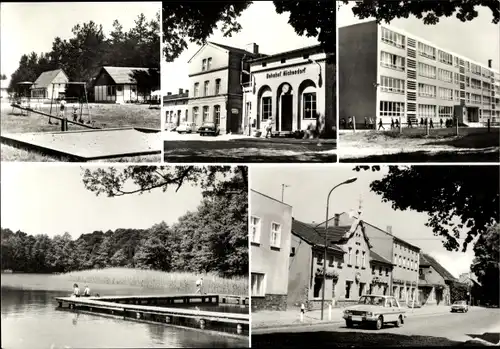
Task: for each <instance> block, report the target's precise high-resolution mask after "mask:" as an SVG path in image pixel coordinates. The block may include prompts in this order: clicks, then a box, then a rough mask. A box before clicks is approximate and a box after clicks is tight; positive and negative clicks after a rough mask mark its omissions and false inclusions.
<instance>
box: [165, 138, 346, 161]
mask: <svg viewBox="0 0 500 349" xmlns="http://www.w3.org/2000/svg"><path fill="white" fill-rule="evenodd" d="M164 157H165V161H166V162H336V160H337V154H336V141H335V140H320V141H318V140H303V139H290V138H269V139H266V138H255V137H249V136H242V135H221V136H217V137H211V136H203V137H202V136H200V135H199V134H182V135H178V134H177V133H175V132H167V134H166V136H165V142H164Z"/></svg>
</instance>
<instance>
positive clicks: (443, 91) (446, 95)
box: [439, 87, 453, 101]
mask: <svg viewBox="0 0 500 349" xmlns="http://www.w3.org/2000/svg"><path fill="white" fill-rule="evenodd" d="M439 98H440V99H444V100H447V101H452V100H453V90H452V89H451V88H444V87H440V88H439Z"/></svg>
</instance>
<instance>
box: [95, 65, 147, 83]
mask: <svg viewBox="0 0 500 349" xmlns="http://www.w3.org/2000/svg"><path fill="white" fill-rule="evenodd" d="M103 71H105V72H107V73H108V74H109V76H110V77H111V79H113V81H114V82H115V84H135V83H136V82H137V81H135V78H134V72H136V71H143V72H148V71H149V68H141V67H135V68H134V67H102V68H101V71H100V72H99V74H98V75H101V74H102V72H103Z"/></svg>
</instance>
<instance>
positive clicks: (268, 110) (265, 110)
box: [262, 97, 273, 121]
mask: <svg viewBox="0 0 500 349" xmlns="http://www.w3.org/2000/svg"><path fill="white" fill-rule="evenodd" d="M272 103H273V102H272V97H262V120H263V121H265V120H268V119H269V118H271V117H272Z"/></svg>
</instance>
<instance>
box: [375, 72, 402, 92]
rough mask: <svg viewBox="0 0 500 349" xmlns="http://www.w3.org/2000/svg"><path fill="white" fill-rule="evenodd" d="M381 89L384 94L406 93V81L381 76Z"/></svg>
mask: <svg viewBox="0 0 500 349" xmlns="http://www.w3.org/2000/svg"><path fill="white" fill-rule="evenodd" d="M380 89H381V90H382V91H383V92H394V93H405V81H404V80H403V79H397V78H391V77H388V76H381V77H380Z"/></svg>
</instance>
